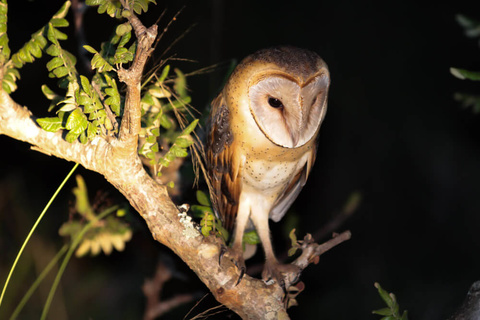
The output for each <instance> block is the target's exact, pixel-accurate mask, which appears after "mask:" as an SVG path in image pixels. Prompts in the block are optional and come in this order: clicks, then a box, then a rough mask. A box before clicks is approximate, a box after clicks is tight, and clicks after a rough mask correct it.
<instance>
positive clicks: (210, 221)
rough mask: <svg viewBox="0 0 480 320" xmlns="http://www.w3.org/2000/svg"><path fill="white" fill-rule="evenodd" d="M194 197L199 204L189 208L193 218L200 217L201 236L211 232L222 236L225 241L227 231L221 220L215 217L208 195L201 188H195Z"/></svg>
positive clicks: (227, 235) (206, 235) (226, 239)
mask: <svg viewBox="0 0 480 320" xmlns="http://www.w3.org/2000/svg"><path fill="white" fill-rule="evenodd" d="M196 197H197V202H198V203H199V204H195V205H193V206H192V207H191V210H192V213H193V216H194V217H195V218H200V219H201V220H200V227H201V232H202V234H203V236H205V237H208V236H209V235H211V234H213V235H216V236H219V237H221V238H223V240H224V241H225V242H227V241H228V238H229V233H228V231H227V230H226V229H225V228H223V226H222V223H221V221H220V220H219V219H217V218H216V217H215V214H214V213H213V210H212V203H211V201H210V198H209V197H208V195H207V194H206V193H205V192H203V191H201V190H197V194H196Z"/></svg>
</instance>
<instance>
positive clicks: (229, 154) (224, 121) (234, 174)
mask: <svg viewBox="0 0 480 320" xmlns="http://www.w3.org/2000/svg"><path fill="white" fill-rule="evenodd" d="M211 115H212V116H211V117H210V123H209V130H208V137H207V152H206V157H207V171H208V176H209V179H210V184H211V186H210V196H211V199H212V204H213V209H214V211H215V213H216V215H217V216H218V217H220V219H221V220H222V222H223V227H224V228H226V229H227V230H228V231H232V230H233V226H234V224H235V219H236V216H237V210H238V202H239V198H240V192H241V188H242V186H241V181H242V179H241V174H240V172H241V170H240V168H241V167H242V166H243V165H242V161H241V159H240V156H239V155H238V154H237V153H235V152H234V149H235V148H234V141H233V134H232V131H231V129H230V120H229V118H230V111H229V110H228V108H227V106H226V103H225V99H224V98H223V94H222V93H220V95H219V96H218V97H217V98H216V99H215V100H213V102H212V110H211Z"/></svg>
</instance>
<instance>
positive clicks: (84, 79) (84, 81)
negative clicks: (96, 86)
mask: <svg viewBox="0 0 480 320" xmlns="http://www.w3.org/2000/svg"><path fill="white" fill-rule="evenodd" d="M80 83H81V84H82V88H83V90H84V91H85V93H86V94H88V95H89V96H92V87H91V86H90V81H89V80H88V79H87V77H85V76H83V75H81V76H80Z"/></svg>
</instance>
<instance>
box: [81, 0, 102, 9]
mask: <svg viewBox="0 0 480 320" xmlns="http://www.w3.org/2000/svg"><path fill="white" fill-rule="evenodd" d="M103 2H105V0H87V1H85V4H86V5H87V6H92V7H93V6H98V5H100V4H101V3H103Z"/></svg>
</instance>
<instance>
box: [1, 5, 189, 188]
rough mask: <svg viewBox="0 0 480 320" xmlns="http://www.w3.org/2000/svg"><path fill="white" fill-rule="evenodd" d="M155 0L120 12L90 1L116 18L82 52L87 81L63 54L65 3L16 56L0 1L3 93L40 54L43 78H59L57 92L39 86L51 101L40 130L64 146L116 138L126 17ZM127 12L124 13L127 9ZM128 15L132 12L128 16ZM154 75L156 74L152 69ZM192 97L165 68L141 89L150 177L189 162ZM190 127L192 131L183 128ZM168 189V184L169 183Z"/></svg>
mask: <svg viewBox="0 0 480 320" xmlns="http://www.w3.org/2000/svg"><path fill="white" fill-rule="evenodd" d="M150 3H154V4H155V1H153V0H126V7H125V8H124V7H123V6H122V4H121V2H120V1H118V0H88V1H86V4H87V5H90V6H97V7H98V8H97V11H98V12H99V13H107V14H108V15H109V16H111V17H113V18H115V23H117V26H116V27H115V32H114V34H113V35H112V37H111V38H110V39H109V40H108V41H106V42H104V43H102V44H101V46H100V49H98V48H94V47H92V46H89V45H85V46H84V49H85V50H86V51H88V52H90V53H91V54H92V59H91V67H92V70H93V71H94V72H95V73H94V75H93V76H92V77H87V76H85V75H81V74H79V72H78V71H77V69H76V62H77V60H76V58H75V56H74V55H73V54H71V53H70V52H68V51H67V50H65V49H64V45H63V41H65V40H67V38H68V36H67V34H66V33H64V32H63V31H62V30H63V29H64V28H65V27H67V26H68V25H69V23H68V21H67V20H66V19H65V17H66V15H67V13H68V10H69V8H70V7H71V3H70V1H66V2H65V3H64V5H63V6H62V7H61V8H60V10H59V11H58V12H57V13H56V14H55V15H54V16H53V17H52V18H51V19H50V20H49V21H48V23H47V24H46V25H45V26H44V27H42V28H41V29H39V30H38V31H37V32H35V33H33V34H32V36H31V38H30V39H29V41H27V43H26V44H25V45H24V46H23V47H22V48H21V49H20V50H18V52H16V53H14V54H13V55H10V50H9V48H8V37H7V32H6V31H7V30H6V22H7V12H8V7H7V5H6V0H0V63H1V62H3V66H4V67H3V69H2V70H3V79H2V87H3V89H4V90H5V91H7V92H8V93H11V92H13V91H15V89H16V88H17V85H16V81H17V80H18V79H19V78H20V73H19V70H20V69H21V68H22V67H23V66H24V65H25V64H26V63H31V62H34V61H35V60H36V59H38V58H40V57H42V56H43V54H44V53H46V54H47V55H48V56H50V60H49V61H48V62H47V64H46V68H47V70H48V72H49V73H48V75H49V77H51V78H55V79H58V89H52V88H49V87H48V86H47V85H43V86H42V92H43V94H44V95H45V97H46V98H47V99H49V100H50V105H49V108H48V110H49V111H50V112H55V114H54V115H53V116H50V117H45V118H39V119H37V123H38V124H39V125H40V126H41V127H42V128H43V129H44V130H46V131H49V132H57V131H59V130H64V131H66V134H65V140H66V141H68V142H71V143H72V142H75V141H80V142H81V143H88V142H89V141H91V140H93V139H95V138H96V137H98V136H100V137H106V136H115V135H116V134H117V133H118V128H119V125H120V122H121V117H122V115H123V108H124V100H125V98H124V95H123V92H122V91H121V88H120V87H119V83H118V75H117V70H119V69H120V68H122V67H123V65H128V64H130V63H131V62H132V61H133V59H134V58H135V52H136V48H137V43H136V39H135V38H134V37H133V33H132V31H133V30H132V27H131V25H130V23H129V22H128V21H127V19H126V18H125V17H128V16H129V15H130V14H132V11H133V12H134V13H136V14H141V13H143V12H146V11H147V10H148V5H149V4H150ZM127 8H128V9H127ZM130 10H132V11H130ZM158 70H160V69H158ZM190 102H191V98H190V96H189V93H188V89H187V82H186V77H185V75H184V74H183V73H182V72H181V71H180V70H178V69H174V70H173V72H172V71H171V69H170V66H169V65H166V66H164V67H163V68H162V69H161V72H159V74H157V73H152V74H151V76H150V77H149V78H148V79H147V80H146V81H145V82H144V83H143V86H142V98H141V107H142V115H143V117H142V132H141V134H140V137H141V148H140V149H139V154H140V155H141V156H143V157H145V158H146V159H148V161H149V162H150V165H151V167H152V169H153V172H152V173H153V174H155V175H158V176H160V175H162V169H164V168H168V167H169V166H170V165H171V163H172V162H173V161H175V160H176V159H178V158H185V157H186V156H188V148H189V147H191V146H192V145H193V143H194V139H193V137H192V132H193V130H194V129H195V127H196V125H197V123H198V120H195V119H192V118H193V117H192V115H191V114H189V112H190V111H189V110H188V107H187V106H188V104H189V103H190ZM188 122H190V124H188ZM171 184H173V182H171Z"/></svg>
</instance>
